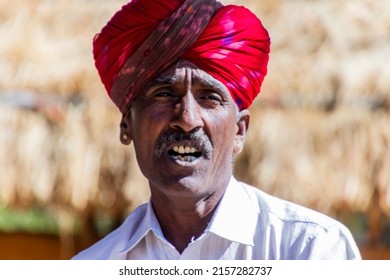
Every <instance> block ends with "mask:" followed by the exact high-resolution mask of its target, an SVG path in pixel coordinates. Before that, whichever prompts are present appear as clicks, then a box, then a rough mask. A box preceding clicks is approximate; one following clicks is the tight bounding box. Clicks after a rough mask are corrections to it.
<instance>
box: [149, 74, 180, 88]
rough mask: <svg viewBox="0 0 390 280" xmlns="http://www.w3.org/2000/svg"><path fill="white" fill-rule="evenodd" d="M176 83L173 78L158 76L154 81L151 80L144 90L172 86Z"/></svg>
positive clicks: (175, 79)
mask: <svg viewBox="0 0 390 280" xmlns="http://www.w3.org/2000/svg"><path fill="white" fill-rule="evenodd" d="M176 83H177V78H175V77H169V76H158V77H156V78H154V79H152V80H151V81H150V82H149V83H148V84H147V85H146V87H145V88H152V87H155V86H161V85H170V86H173V85H175V84H176Z"/></svg>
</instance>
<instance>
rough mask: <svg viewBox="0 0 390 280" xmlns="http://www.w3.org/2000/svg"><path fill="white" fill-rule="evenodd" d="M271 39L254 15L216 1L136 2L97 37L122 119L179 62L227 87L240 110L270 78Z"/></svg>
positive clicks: (97, 54)
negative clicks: (150, 85)
mask: <svg viewBox="0 0 390 280" xmlns="http://www.w3.org/2000/svg"><path fill="white" fill-rule="evenodd" d="M269 52H270V39H269V36H268V32H267V30H265V28H264V27H263V25H262V24H261V22H260V20H259V19H258V18H257V17H256V16H255V15H254V14H253V13H252V12H250V11H249V10H248V9H246V8H244V7H241V6H235V5H228V6H223V5H222V4H221V3H219V2H217V1H215V0H133V1H132V2H130V3H128V4H126V5H125V6H123V7H122V9H121V10H120V11H119V12H117V13H116V14H115V15H114V16H113V17H112V19H111V20H110V21H109V22H108V24H107V25H106V26H105V27H104V28H103V29H102V31H101V32H100V33H99V34H97V35H96V36H95V39H94V42H93V54H94V58H95V65H96V68H97V70H98V72H99V75H100V78H101V80H102V82H103V84H104V86H105V88H106V90H107V92H108V94H109V96H110V98H111V99H112V100H113V101H114V103H115V104H116V105H117V106H118V108H119V110H120V111H121V112H122V113H125V112H127V111H128V110H129V108H130V105H131V102H132V100H133V99H134V98H135V97H136V96H137V94H139V93H140V92H142V89H143V88H144V87H145V86H146V84H147V82H148V81H149V80H150V79H151V78H153V77H155V76H156V75H158V74H159V73H161V72H162V71H164V70H165V69H167V68H169V67H170V66H171V65H172V64H174V63H175V62H176V61H177V60H178V59H180V58H184V59H186V60H188V61H191V62H192V63H193V64H194V65H196V66H197V67H199V68H200V69H202V70H204V71H206V72H207V73H209V74H210V75H211V76H213V77H214V78H216V79H218V80H219V81H221V82H222V83H223V84H224V85H225V86H226V87H227V88H228V90H229V92H230V94H231V96H232V97H233V99H234V101H235V102H236V104H237V105H238V107H239V108H240V109H245V108H248V107H249V106H250V104H251V103H252V102H253V100H254V99H255V97H256V96H257V94H258V93H259V92H260V87H261V84H262V82H263V79H264V76H265V75H266V73H267V64H268V54H269Z"/></svg>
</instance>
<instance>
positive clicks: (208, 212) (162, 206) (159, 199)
mask: <svg viewBox="0 0 390 280" xmlns="http://www.w3.org/2000/svg"><path fill="white" fill-rule="evenodd" d="M226 186H227V185H226ZM226 186H225V187H224V188H218V189H217V190H216V191H215V192H214V193H212V194H208V195H204V196H202V197H198V198H193V197H191V198H188V197H185V198H183V197H171V196H167V195H162V194H161V193H156V191H153V190H152V192H151V193H152V196H151V201H152V205H153V208H154V211H155V213H156V216H157V219H158V221H159V223H160V226H161V229H162V231H163V233H164V236H165V238H166V239H167V240H168V241H169V242H170V243H171V244H172V245H173V246H174V247H175V248H176V250H177V251H178V252H179V253H182V252H183V251H184V249H185V248H186V247H187V246H188V244H189V243H191V241H192V240H193V239H196V238H198V237H199V236H201V235H202V233H203V232H204V231H205V229H206V228H207V226H208V224H209V222H210V221H211V218H212V217H213V214H214V212H215V209H216V206H217V205H218V203H219V201H220V199H221V197H222V195H223V193H224V192H225V190H226Z"/></svg>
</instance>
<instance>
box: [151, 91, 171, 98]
mask: <svg viewBox="0 0 390 280" xmlns="http://www.w3.org/2000/svg"><path fill="white" fill-rule="evenodd" d="M153 96H154V97H172V96H173V93H172V92H171V91H169V90H159V91H156V92H155V93H154V94H153Z"/></svg>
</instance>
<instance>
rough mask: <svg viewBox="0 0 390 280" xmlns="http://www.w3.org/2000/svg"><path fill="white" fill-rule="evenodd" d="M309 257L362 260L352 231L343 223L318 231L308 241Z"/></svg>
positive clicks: (314, 258)
mask: <svg viewBox="0 0 390 280" xmlns="http://www.w3.org/2000/svg"><path fill="white" fill-rule="evenodd" d="M307 249H308V250H307V259H312V260H360V259H361V256H360V252H359V249H358V247H357V245H356V243H355V240H354V238H353V236H352V234H351V232H350V231H349V230H348V229H347V228H346V227H345V226H344V225H342V224H336V225H334V226H332V227H327V228H325V229H323V230H321V231H318V232H317V234H316V235H315V236H313V237H312V238H311V240H310V241H309V242H308V248H307Z"/></svg>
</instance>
